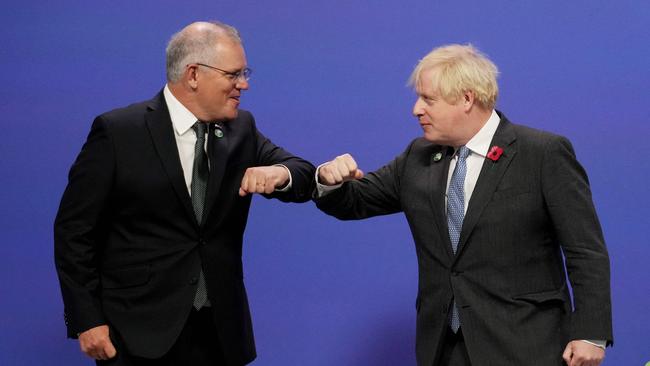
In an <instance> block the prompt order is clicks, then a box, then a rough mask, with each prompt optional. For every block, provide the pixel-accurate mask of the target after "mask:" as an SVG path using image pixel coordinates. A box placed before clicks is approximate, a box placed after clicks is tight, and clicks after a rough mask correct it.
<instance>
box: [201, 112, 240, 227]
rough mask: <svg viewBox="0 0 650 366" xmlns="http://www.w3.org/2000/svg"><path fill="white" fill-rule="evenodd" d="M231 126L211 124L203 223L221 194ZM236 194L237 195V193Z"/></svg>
mask: <svg viewBox="0 0 650 366" xmlns="http://www.w3.org/2000/svg"><path fill="white" fill-rule="evenodd" d="M229 126H230V125H229V124H228V123H225V124H220V123H216V124H211V125H210V129H209V131H208V132H209V133H208V157H209V159H210V177H209V178H208V191H207V194H206V199H205V208H206V214H205V215H204V216H203V217H204V219H203V221H204V222H205V218H207V217H208V215H210V212H211V210H212V207H213V206H214V201H215V200H216V198H217V195H218V194H219V189H220V188H221V181H222V180H223V176H224V173H225V171H226V164H227V163H228V140H229V137H228V135H229V134H231V133H232V131H231V129H230V128H229ZM234 194H237V192H235V193H234Z"/></svg>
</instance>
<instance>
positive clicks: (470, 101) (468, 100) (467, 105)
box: [462, 90, 474, 112]
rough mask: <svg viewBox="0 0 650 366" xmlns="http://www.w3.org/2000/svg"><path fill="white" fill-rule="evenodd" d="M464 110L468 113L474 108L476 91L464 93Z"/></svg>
mask: <svg viewBox="0 0 650 366" xmlns="http://www.w3.org/2000/svg"><path fill="white" fill-rule="evenodd" d="M462 102H463V109H464V110H465V111H466V112H468V111H469V110H470V109H472V106H474V91H472V90H466V91H464V92H463V100H462Z"/></svg>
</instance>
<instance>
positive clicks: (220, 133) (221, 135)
mask: <svg viewBox="0 0 650 366" xmlns="http://www.w3.org/2000/svg"><path fill="white" fill-rule="evenodd" d="M214 135H215V136H217V138H222V137H223V131H221V129H219V128H215V129H214Z"/></svg>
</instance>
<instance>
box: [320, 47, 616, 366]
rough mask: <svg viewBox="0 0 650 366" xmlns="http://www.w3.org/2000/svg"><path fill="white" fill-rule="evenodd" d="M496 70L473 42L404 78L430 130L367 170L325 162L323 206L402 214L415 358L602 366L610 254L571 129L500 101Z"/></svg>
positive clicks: (446, 50)
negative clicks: (411, 281)
mask: <svg viewBox="0 0 650 366" xmlns="http://www.w3.org/2000/svg"><path fill="white" fill-rule="evenodd" d="M497 74H498V72H497V68H496V66H495V65H494V64H493V63H492V62H491V61H490V60H489V59H488V58H487V57H486V56H485V55H483V54H482V53H480V52H479V51H478V50H476V49H475V48H474V47H472V46H464V45H449V46H444V47H440V48H437V49H434V50H433V51H432V52H430V53H429V54H428V55H427V56H426V57H424V58H423V59H422V60H421V61H420V62H419V64H418V65H417V66H416V68H415V70H414V71H413V74H412V75H411V79H410V83H411V85H413V86H414V88H415V90H416V93H417V100H416V102H415V105H414V107H413V114H414V116H415V117H416V118H417V119H418V121H419V123H420V125H421V127H422V130H423V132H424V136H423V137H422V138H417V139H415V140H413V141H412V142H411V144H410V145H409V146H408V147H407V148H406V150H405V151H404V152H403V153H401V154H400V155H399V156H397V157H396V158H395V159H394V160H393V161H391V162H389V163H388V164H387V165H385V166H384V167H382V168H380V169H379V170H377V171H375V172H372V173H370V174H367V175H366V176H365V177H364V174H363V172H362V171H361V170H360V169H359V168H358V166H357V164H356V162H355V161H354V159H353V158H352V156H350V155H349V154H345V155H341V156H338V157H337V158H335V159H334V160H332V161H329V162H327V163H325V164H323V165H321V166H320V167H319V169H318V172H317V178H318V182H319V184H318V197H317V198H316V203H317V205H318V207H319V208H320V209H321V210H323V211H324V212H326V213H328V214H330V215H333V216H335V217H337V218H339V219H342V220H354V219H362V218H367V217H372V216H376V215H385V214H392V213H396V212H404V214H405V215H406V218H407V220H408V222H409V225H410V227H411V231H412V234H413V238H414V240H415V244H416V249H417V257H418V265H419V290H418V296H417V300H416V309H417V335H416V354H417V362H418V365H420V366H431V365H474V366H477V365H499V366H501V365H527V366H530V365H561V364H563V363H564V362H566V364H568V365H571V366H577V365H599V364H600V363H601V362H602V360H603V358H604V356H605V347H606V346H607V345H610V344H611V343H612V340H613V336H612V324H611V303H610V288H609V282H610V277H609V276H610V275H609V258H608V254H607V249H606V247H605V243H604V240H603V235H602V231H601V228H600V224H599V222H598V218H597V215H596V211H595V209H594V205H593V202H592V198H591V192H590V189H589V182H588V180H587V175H586V173H585V171H584V169H583V168H582V167H581V165H580V164H579V163H578V161H577V160H576V157H575V153H574V151H573V148H572V146H571V143H570V142H569V141H568V140H567V139H566V138H564V137H561V136H557V135H554V134H551V133H547V132H543V131H539V130H534V129H531V128H528V127H524V126H520V125H516V124H513V123H511V122H510V121H508V119H507V118H506V117H505V115H504V114H503V113H501V112H499V111H496V110H495V109H494V106H495V103H496V98H497V94H498V86H497V82H496V76H497ZM563 256H564V258H565V260H566V261H565V260H563ZM565 268H566V270H565ZM567 274H568V278H569V282H570V284H571V287H572V290H573V298H572V299H571V297H570V295H569V286H568V284H567V280H566V278H567ZM571 300H573V302H572V301H571Z"/></svg>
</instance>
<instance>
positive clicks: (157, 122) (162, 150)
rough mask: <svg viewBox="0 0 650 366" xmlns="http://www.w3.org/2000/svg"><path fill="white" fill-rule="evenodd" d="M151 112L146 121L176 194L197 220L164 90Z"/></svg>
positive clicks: (152, 101) (187, 210) (150, 107)
mask: <svg viewBox="0 0 650 366" xmlns="http://www.w3.org/2000/svg"><path fill="white" fill-rule="evenodd" d="M148 107H149V112H148V113H147V114H146V115H145V121H146V124H147V127H148V128H149V133H150V134H151V139H152V140H153V144H154V146H155V148H156V151H157V152H158V156H159V157H160V162H161V163H162V165H163V168H164V170H165V172H166V173H167V177H168V178H169V180H170V182H171V185H172V187H173V188H174V191H175V192H176V195H177V196H178V198H179V199H180V200H181V202H182V203H183V207H185V211H186V212H187V214H188V215H190V216H191V217H192V218H194V219H195V220H196V216H195V215H194V209H193V208H192V200H191V199H190V195H189V193H188V192H187V185H186V184H185V177H184V176H183V168H182V166H181V160H180V157H179V155H178V147H177V146H176V139H175V138H174V127H173V126H172V120H171V118H170V117H169V110H168V109H167V105H166V104H165V101H164V97H163V94H162V92H160V93H159V94H158V95H157V96H156V97H155V98H154V99H152V100H151V103H150V104H149V106H148Z"/></svg>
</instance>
